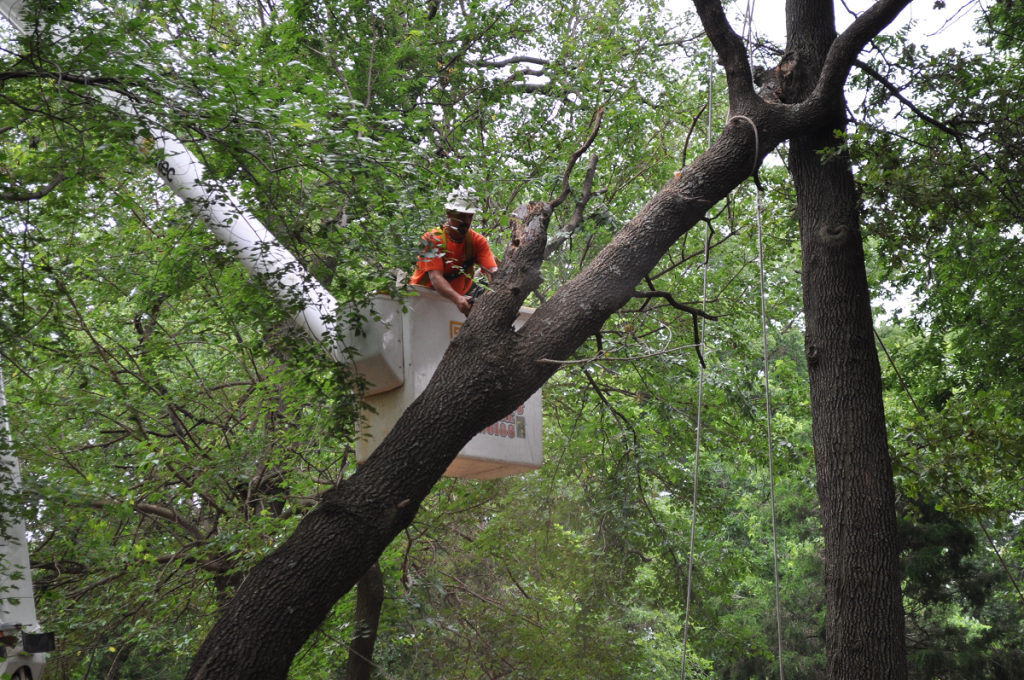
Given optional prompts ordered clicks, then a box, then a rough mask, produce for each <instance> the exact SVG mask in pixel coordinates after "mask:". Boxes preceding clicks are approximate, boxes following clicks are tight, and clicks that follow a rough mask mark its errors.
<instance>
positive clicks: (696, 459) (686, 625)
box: [680, 50, 715, 680]
mask: <svg viewBox="0 0 1024 680" xmlns="http://www.w3.org/2000/svg"><path fill="white" fill-rule="evenodd" d="M714 59H715V53H714V50H712V51H711V52H710V53H709V54H708V137H707V139H708V148H711V121H712V120H713V111H712V108H713V104H714V101H713V99H714V91H715V61H714ZM705 224H706V225H707V226H706V229H705V232H704V289H703V292H702V293H701V300H700V308H701V311H707V305H708V260H709V259H710V255H711V219H710V218H707V219H706V220H705ZM704 321H705V320H704V318H703V317H701V320H700V338H699V341H698V343H697V344H698V345H699V346H700V350H701V353H702V354H703V355H704V356H707V347H706V346H705V342H704ZM703 413H704V362H703V361H702V362H700V377H699V378H698V381H697V448H696V452H695V453H694V456H693V505H692V510H691V514H690V555H689V558H688V559H687V565H686V614H685V615H684V617H683V666H682V669H681V671H680V678H681V680H686V643H687V641H688V638H689V632H690V594H691V593H692V590H693V589H692V585H693V539H694V536H695V534H696V530H697V479H698V477H699V476H700V439H701V431H702V430H701V425H702V423H701V421H702V416H703Z"/></svg>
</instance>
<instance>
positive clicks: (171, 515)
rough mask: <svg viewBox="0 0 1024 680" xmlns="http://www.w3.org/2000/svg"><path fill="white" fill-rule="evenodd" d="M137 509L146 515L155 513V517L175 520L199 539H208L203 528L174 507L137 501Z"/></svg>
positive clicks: (193, 536)
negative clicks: (180, 513)
mask: <svg viewBox="0 0 1024 680" xmlns="http://www.w3.org/2000/svg"><path fill="white" fill-rule="evenodd" d="M135 511H136V512H141V513H142V514H144V515H153V516H155V517H161V518H163V519H166V520H168V521H170V522H174V523H175V524H177V525H178V526H180V527H181V528H183V529H184V530H185V531H187V532H188V533H189V535H190V536H192V538H194V539H196V540H197V541H204V540H206V534H204V533H203V532H202V530H201V529H200V528H199V527H197V526H196V525H195V524H193V523H192V522H191V521H190V520H189V519H188V518H186V517H182V516H181V515H179V514H178V513H177V512H176V511H175V510H174V508H168V507H166V506H163V505H152V504H150V503H136V504H135Z"/></svg>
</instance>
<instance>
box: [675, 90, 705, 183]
mask: <svg viewBox="0 0 1024 680" xmlns="http://www.w3.org/2000/svg"><path fill="white" fill-rule="evenodd" d="M707 108H708V103H707V102H704V103H703V104H702V105H701V107H700V111H698V112H697V115H696V116H694V117H693V120H692V121H691V122H690V130H689V132H687V133H686V143H685V144H683V164H682V166H680V167H681V168H685V167H686V153H687V151H688V150H689V148H690V137H692V136H693V130H694V128H696V127H697V121H700V120H702V116H703V115H704V111H705V110H706V109H707Z"/></svg>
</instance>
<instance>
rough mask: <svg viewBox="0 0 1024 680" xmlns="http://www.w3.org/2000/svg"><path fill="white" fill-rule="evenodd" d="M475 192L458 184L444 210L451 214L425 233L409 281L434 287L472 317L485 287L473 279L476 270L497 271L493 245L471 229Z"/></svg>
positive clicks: (475, 210)
mask: <svg viewBox="0 0 1024 680" xmlns="http://www.w3.org/2000/svg"><path fill="white" fill-rule="evenodd" d="M476 200H477V199H476V194H475V193H474V192H473V189H472V188H469V189H467V188H465V187H461V186H460V187H459V188H458V189H456V190H454V191H452V192H451V193H450V194H448V200H447V202H446V203H445V206H444V209H445V212H446V214H447V216H448V219H447V220H446V221H445V223H444V225H443V226H442V227H441V228H440V229H432V230H430V231H428V232H427V233H426V234H424V235H423V240H422V241H421V243H422V245H423V252H422V253H421V254H420V256H419V259H418V260H417V261H416V271H415V272H414V273H413V275H412V278H411V279H409V283H411V284H413V285H415V286H427V287H428V288H433V289H434V290H436V291H437V292H438V293H440V294H441V295H442V296H444V297H446V298H448V299H449V300H451V301H452V302H454V303H455V306H456V307H458V308H459V311H460V312H462V313H463V314H465V315H466V316H469V311H470V309H472V306H473V300H475V299H476V298H477V297H479V296H480V295H481V294H482V293H483V291H484V289H483V288H482V287H481V286H480V285H479V284H477V283H476V282H474V281H473V269H474V267H476V266H479V267H480V269H482V270H483V271H484V274H486V275H487V281H488V282H490V280H491V275H492V274H494V272H496V271H498V263H497V262H496V261H495V260H494V255H492V254H491V246H490V244H489V243H487V239H486V238H484V237H483V235H481V234H478V233H477V232H475V231H473V230H472V229H470V225H471V224H472V223H473V215H475V214H476V212H477V202H476Z"/></svg>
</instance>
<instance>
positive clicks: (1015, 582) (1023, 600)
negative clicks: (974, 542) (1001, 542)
mask: <svg viewBox="0 0 1024 680" xmlns="http://www.w3.org/2000/svg"><path fill="white" fill-rule="evenodd" d="M974 516H975V517H977V518H978V525H979V526H980V527H981V530H982V531H984V532H985V538H987V539H988V544H989V545H990V546H992V552H994V553H995V554H996V557H997V558H999V563H1000V564H1001V565H1003V570H1005V571H1006V575H1007V576H1009V577H1010V583H1012V584H1013V589H1014V590H1016V591H1017V597H1019V598H1020V602H1021V604H1022V605H1024V595H1022V594H1021V592H1020V588H1019V587H1018V586H1017V580H1016V579H1014V578H1013V574H1012V573H1010V568H1009V567H1007V566H1006V562H1004V561H1003V556H1002V555H1000V554H999V551H998V550H996V544H995V542H994V541H993V540H992V537H991V536H989V535H988V529H986V528H985V523H984V522H982V521H981V515H979V514H978V513H974Z"/></svg>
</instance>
